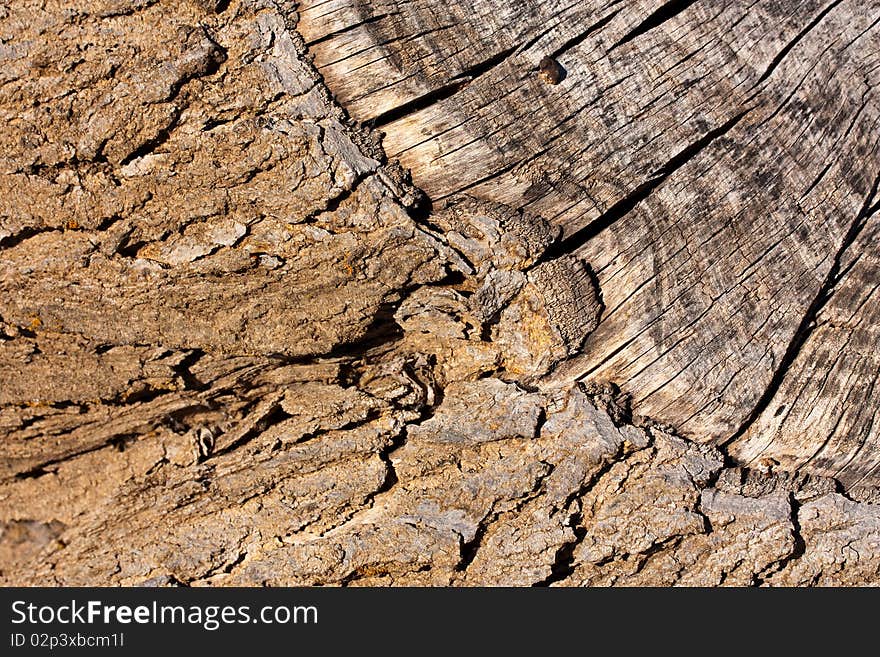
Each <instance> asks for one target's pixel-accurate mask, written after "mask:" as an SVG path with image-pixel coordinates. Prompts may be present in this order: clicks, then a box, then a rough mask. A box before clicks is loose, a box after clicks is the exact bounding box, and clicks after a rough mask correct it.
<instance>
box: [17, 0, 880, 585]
mask: <svg viewBox="0 0 880 657" xmlns="http://www.w3.org/2000/svg"><path fill="white" fill-rule="evenodd" d="M783 4H784V3H783ZM436 7H437V5H436V3H434V2H432V1H429V0H420V1H418V2H409V3H397V2H395V1H392V0H386V1H384V2H379V3H375V2H371V3H362V2H360V1H359V0H325V1H323V2H317V1H315V2H306V3H303V4H302V5H301V6H300V7H299V10H298V12H297V11H295V10H294V9H293V8H292V7H291V6H290V5H289V4H288V3H278V2H272V1H271V0H237V1H233V2H231V3H229V4H228V6H226V5H225V4H223V3H221V4H219V5H218V4H217V3H210V2H209V3H205V2H191V3H172V2H165V1H164V0H161V1H159V0H128V1H126V2H118V1H115V2H109V1H108V2H95V1H93V0H92V1H90V2H88V3H86V2H82V3H74V5H73V6H71V5H70V3H61V2H48V3H46V2H21V3H16V4H15V6H14V7H9V8H7V9H0V58H2V59H3V61H4V67H3V68H2V70H0V76H2V78H0V113H2V117H3V120H4V122H5V124H6V125H7V126H8V127H7V130H6V131H5V132H4V133H3V134H2V136H0V139H2V145H3V157H2V161H0V162H2V170H0V286H2V291H3V295H2V297H0V299H2V300H0V320H2V325H0V327H2V333H0V382H2V384H0V431H2V433H3V436H2V440H0V531H2V533H0V577H2V581H3V582H4V583H7V584H63V585H70V584H129V585H130V584H152V585H165V584H177V583H179V584H191V585H206V584H212V585H227V584H239V585H257V584H271V585H286V584H343V585H349V584H351V585H354V584H358V585H388V584H392V585H401V584H417V585H423V584H443V585H449V584H452V585H480V584H483V585H485V584H514V585H531V584H541V585H609V584H617V585H621V584H623V585H632V584H651V585H669V584H684V585H719V584H732V585H756V584H773V585H803V584H866V583H874V582H876V581H878V577H880V575H878V573H880V506H877V505H876V504H874V502H876V501H877V499H878V496H877V493H876V488H875V484H876V481H875V474H874V467H875V457H874V456H873V452H874V451H875V450H874V449H873V446H874V444H875V443H876V441H877V440H878V434H877V427H876V426H875V424H874V421H873V417H874V414H875V410H876V401H877V392H876V391H875V389H874V382H875V380H876V378H877V375H878V367H877V357H876V354H875V353H874V351H875V350H874V349H873V347H874V346H875V345H876V343H877V339H876V338H877V326H878V317H877V316H876V310H875V304H873V303H871V301H872V295H875V293H876V291H877V289H878V286H877V284H876V282H877V278H878V271H877V260H876V258H875V257H874V256H873V255H872V252H871V249H870V246H871V240H872V238H873V237H876V230H877V221H878V219H877V218H878V216H880V215H878V213H877V210H878V198H877V186H878V180H880V178H878V174H880V158H878V153H877V150H876V149H877V136H876V129H875V128H876V122H877V119H878V107H877V105H876V102H875V100H874V98H873V95H872V93H873V89H874V82H873V80H874V78H875V77H876V71H877V70H878V69H877V66H876V57H877V55H876V53H877V52H878V48H877V47H876V46H877V39H878V29H880V28H878V24H880V20H878V19H880V4H869V6H868V7H865V6H864V3H862V4H859V5H858V6H857V5H856V4H855V3H847V2H832V3H831V4H829V5H827V6H826V5H820V4H818V3H811V2H807V3H797V7H789V8H786V7H780V4H779V3H771V2H767V3H762V2H758V3H754V4H750V5H749V6H746V4H745V3H732V4H731V3H726V4H725V3H714V2H711V1H709V0H705V1H703V2H696V3H693V2H672V3H669V4H667V5H666V6H665V7H662V6H661V5H660V3H657V2H625V3H611V5H610V6H608V7H607V8H606V5H605V4H603V5H602V6H601V7H600V6H599V3H590V2H586V3H575V4H573V5H571V6H568V7H567V8H560V7H557V6H556V5H555V4H553V3H543V2H505V3H500V2H498V3H496V2H494V1H493V0H487V1H484V2H480V3H477V4H476V7H474V3H469V4H467V5H466V4H465V3H458V4H457V3H456V2H451V3H444V11H443V12H440V11H437V10H436ZM312 55H313V56H314V64H315V66H314V67H313V66H312V63H311V60H310V57H311V56H312ZM548 56H549V57H550V58H551V59H552V60H553V62H556V63H557V66H558V67H559V68H558V69H557V68H555V67H552V66H551V64H552V62H551V63H549V64H548V63H547V62H546V61H544V60H545V57H548ZM542 62H543V64H542ZM872 76H874V77H872ZM331 92H332V93H333V94H335V95H336V98H337V99H338V100H339V102H340V103H341V105H340V104H337V102H336V101H335V100H334V98H333V97H332V96H331ZM362 122H366V125H363V124H362ZM377 128H378V129H379V130H381V132H379V130H377ZM381 133H384V138H383V137H382V134H381ZM383 147H384V150H383ZM386 153H387V157H386ZM397 160H399V161H400V162H402V163H403V165H404V166H406V167H409V168H411V169H412V176H413V179H414V182H415V184H416V185H418V188H417V187H416V186H414V185H413V184H412V183H411V182H410V180H409V173H408V172H407V171H406V170H404V169H403V168H402V167H401V166H400V165H399V164H398V163H397ZM420 188H421V189H423V190H424V191H425V192H426V193H427V195H425V194H423V192H422V191H420ZM780 409H781V410H780ZM835 477H836V478H835Z"/></svg>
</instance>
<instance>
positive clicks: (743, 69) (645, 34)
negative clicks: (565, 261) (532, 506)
mask: <svg viewBox="0 0 880 657" xmlns="http://www.w3.org/2000/svg"><path fill="white" fill-rule="evenodd" d="M301 14H302V19H301V22H300V28H299V29H300V30H301V31H302V33H303V34H304V35H305V37H306V39H307V40H308V41H309V43H310V46H311V49H312V51H313V52H314V54H315V63H316V65H317V67H318V70H319V71H320V72H321V74H322V75H323V77H324V79H325V80H326V81H327V84H328V85H329V87H330V88H331V89H332V90H333V91H334V93H335V94H336V96H337V97H338V98H339V100H340V101H341V102H342V103H343V105H344V106H345V107H346V108H347V109H348V110H349V112H350V113H351V114H352V116H354V117H355V118H357V119H360V120H363V121H367V122H372V123H373V124H375V125H377V126H379V127H380V128H381V130H382V131H383V132H384V133H385V138H384V145H385V149H386V151H387V152H388V155H389V156H390V157H396V158H399V159H400V161H401V162H402V163H403V164H404V165H405V166H407V167H409V168H410V169H411V170H412V175H413V180H414V182H415V183H416V184H418V185H419V186H420V187H422V188H423V189H424V190H425V191H426V192H427V193H428V194H429V195H430V196H431V198H432V199H433V200H434V201H435V202H441V201H443V200H446V199H448V198H450V197H452V196H454V195H456V194H460V193H462V192H466V193H468V194H470V195H472V196H475V197H477V198H480V199H483V200H486V201H491V202H497V203H503V204H506V205H508V206H510V207H511V208H515V209H517V210H525V211H527V212H530V213H533V214H538V215H541V216H543V217H545V218H546V219H547V220H548V221H549V222H550V223H551V224H552V225H553V226H554V227H556V228H557V229H558V230H562V231H563V233H564V234H565V236H566V239H565V241H564V242H562V243H561V244H560V245H558V247H557V249H556V252H557V254H561V253H571V254H574V255H576V256H578V257H580V258H581V259H583V260H586V261H588V262H589V263H590V265H591V267H592V269H593V271H594V272H595V276H596V280H597V282H598V284H599V286H600V287H601V289H602V298H603V301H604V304H605V307H606V308H607V312H605V314H604V315H603V317H602V321H601V323H600V324H599V326H598V328H597V329H596V330H595V331H594V332H592V334H591V335H590V336H589V337H588V338H587V340H586V343H585V345H584V348H583V349H582V350H581V353H579V355H578V356H577V357H575V358H572V359H570V361H569V362H567V363H566V364H565V366H564V367H562V368H560V369H558V370H557V372H556V373H555V375H554V381H556V382H561V381H565V380H570V379H572V378H578V379H581V380H584V381H590V382H594V383H604V382H608V381H612V382H615V383H616V384H617V385H619V386H620V387H621V389H622V390H624V391H625V392H627V393H629V394H631V395H632V397H633V403H634V405H635V407H636V409H637V410H638V412H639V413H641V414H643V415H647V416H650V417H653V418H656V419H657V420H658V421H661V422H664V423H667V424H670V425H673V426H675V427H676V428H677V430H678V431H679V432H680V433H681V434H682V435H685V436H687V437H689V438H691V439H693V440H696V441H700V442H713V443H716V444H721V443H726V444H729V446H730V452H731V454H734V455H736V456H737V458H739V459H741V460H743V461H744V462H748V463H756V462H757V461H759V460H760V459H761V458H772V459H775V460H776V461H778V462H779V463H780V464H784V465H785V467H787V468H792V469H794V468H799V469H802V470H803V471H805V472H812V473H817V474H823V475H826V476H834V477H836V478H838V479H840V480H841V481H842V482H844V484H845V485H846V486H848V487H853V486H858V485H864V484H866V485H876V484H877V483H878V476H880V475H878V470H877V467H878V460H877V456H876V454H878V453H880V450H878V447H880V423H878V422H876V415H875V410H876V407H877V402H878V399H877V386H876V385H875V384H876V382H877V373H878V369H880V367H878V365H880V363H878V360H877V357H876V355H875V352H876V348H875V347H876V344H877V337H878V336H877V316H876V313H875V311H874V310H873V309H874V308H875V307H876V305H877V304H876V303H874V302H873V301H874V300H875V299H876V291H877V285H876V282H877V280H878V277H880V267H878V263H877V260H876V258H874V257H872V255H871V247H870V246H869V244H871V243H872V240H875V239H876V232H877V229H876V226H877V223H878V210H880V194H878V184H880V142H878V134H880V132H878V123H880V104H878V102H877V89H878V87H880V85H878V82H880V79H878V71H880V68H878V65H877V64H878V53H880V3H878V2H876V1H869V2H865V1H864V0H809V1H802V2H778V1H777V0H755V1H752V0H749V1H748V2H746V1H742V2H729V1H727V0H698V1H673V0H623V1H621V2H602V1H599V0H584V1H582V2H557V1H537V0H479V1H478V2H472V1H466V0H450V1H449V2H445V3H444V4H443V9H442V11H438V9H437V2H436V0H379V1H375V0H369V1H367V0H305V2H303V3H302V6H301ZM548 59H549V60H551V61H550V62H549V64H548V61H547V60H548ZM554 63H555V64H554ZM548 76H549V82H550V84H548ZM553 82H555V84H554V83H553ZM872 236H873V237H872ZM816 372H821V374H820V375H818V376H817V375H816Z"/></svg>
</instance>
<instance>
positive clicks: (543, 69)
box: [538, 55, 565, 84]
mask: <svg viewBox="0 0 880 657" xmlns="http://www.w3.org/2000/svg"><path fill="white" fill-rule="evenodd" d="M538 77H539V78H541V79H542V80H543V81H544V82H546V83H547V84H559V83H560V82H562V78H564V77H565V69H564V68H562V66H561V65H560V64H559V62H557V61H556V60H555V59H553V58H552V57H550V56H549V55H545V56H544V57H542V58H541V61H540V63H539V64H538Z"/></svg>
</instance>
